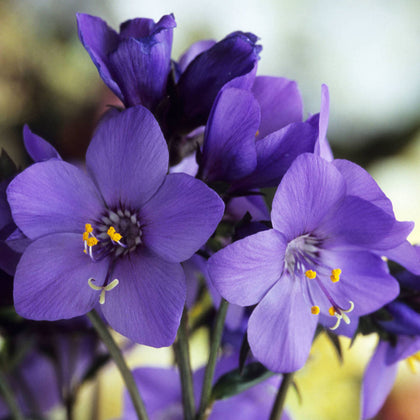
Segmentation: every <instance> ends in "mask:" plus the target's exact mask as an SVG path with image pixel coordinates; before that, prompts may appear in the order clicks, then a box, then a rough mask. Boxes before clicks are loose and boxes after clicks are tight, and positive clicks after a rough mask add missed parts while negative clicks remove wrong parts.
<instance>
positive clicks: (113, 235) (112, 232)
mask: <svg viewBox="0 0 420 420" xmlns="http://www.w3.org/2000/svg"><path fill="white" fill-rule="evenodd" d="M106 233H107V234H108V236H109V237H110V238H111V239H112V240H113V241H114V242H118V241H119V240H121V239H122V235H120V234H119V233H118V232H116V230H115V228H114V227H113V226H110V227H109V229H108V231H107V232H106Z"/></svg>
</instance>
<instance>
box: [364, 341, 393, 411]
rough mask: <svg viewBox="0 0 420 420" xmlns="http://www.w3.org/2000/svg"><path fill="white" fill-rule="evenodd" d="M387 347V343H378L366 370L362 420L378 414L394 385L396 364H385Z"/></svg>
mask: <svg viewBox="0 0 420 420" xmlns="http://www.w3.org/2000/svg"><path fill="white" fill-rule="evenodd" d="M388 347H389V344H388V343H387V342H385V341H380V342H379V344H378V347H377V348H376V350H375V353H374V354H373V356H372V358H371V360H370V362H369V364H368V366H367V368H366V371H365V375H364V377H363V384H362V401H361V405H362V409H361V411H362V419H370V418H372V417H374V416H375V415H376V414H377V413H378V411H379V410H380V409H381V407H382V406H383V404H384V402H385V400H386V397H387V396H388V394H389V393H390V392H391V389H392V386H393V385H394V381H395V377H396V375H397V364H396V363H394V364H390V365H388V364H386V363H385V358H386V354H387V352H388Z"/></svg>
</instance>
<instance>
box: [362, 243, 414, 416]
mask: <svg viewBox="0 0 420 420" xmlns="http://www.w3.org/2000/svg"><path fill="white" fill-rule="evenodd" d="M415 250H416V252H418V251H419V250H420V248H419V247H415ZM419 264H420V255H419ZM396 277H397V279H398V281H399V283H400V286H401V293H400V295H399V297H398V298H397V299H396V300H395V301H393V302H391V303H390V304H388V305H386V306H385V308H384V310H386V311H387V312H388V313H389V315H390V316H391V319H390V320H386V321H383V320H382V321H380V320H376V324H377V325H378V327H379V328H380V333H379V337H380V339H379V342H378V345H377V347H376V349H375V352H374V354H373V356H372V358H371V360H370V361H369V363H368V366H367V367H366V371H365V374H364V377H363V384H362V393H361V418H362V419H370V418H372V417H374V416H375V415H376V414H377V413H378V411H379V410H380V409H381V407H382V406H383V404H384V402H385V400H386V398H387V396H388V394H389V393H390V392H391V389H392V386H393V384H394V382H395V377H396V375H397V368H398V362H400V361H402V360H406V362H407V363H408V366H409V368H410V370H411V371H412V372H413V373H415V372H416V371H417V364H418V362H419V361H420V299H419V292H420V276H418V275H417V276H416V275H413V274H412V273H410V272H409V271H407V270H404V271H401V272H399V273H397V274H396ZM372 318H373V319H374V320H375V314H373V315H372Z"/></svg>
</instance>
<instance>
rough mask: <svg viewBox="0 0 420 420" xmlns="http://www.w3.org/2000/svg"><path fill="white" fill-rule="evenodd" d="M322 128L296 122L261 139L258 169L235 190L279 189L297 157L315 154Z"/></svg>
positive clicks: (236, 186)
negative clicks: (316, 143)
mask: <svg viewBox="0 0 420 420" xmlns="http://www.w3.org/2000/svg"><path fill="white" fill-rule="evenodd" d="M317 136H318V128H317V127H316V126H313V125H312V124H309V123H306V122H305V123H293V124H290V125H288V126H287V127H284V128H282V129H280V130H278V131H275V132H274V133H271V134H269V135H268V136H266V137H264V138H263V139H261V140H257V144H256V148H257V167H256V169H255V171H254V172H253V173H252V174H250V175H248V176H247V177H246V178H244V179H241V180H239V182H237V183H235V184H234V186H233V189H234V190H249V189H252V188H263V187H276V186H278V185H279V183H280V181H281V179H282V178H283V176H284V174H285V173H286V171H287V170H288V169H289V167H290V165H291V164H292V163H293V161H294V160H295V159H296V157H297V156H299V155H301V154H302V153H305V152H313V151H314V145H315V142H316V139H317Z"/></svg>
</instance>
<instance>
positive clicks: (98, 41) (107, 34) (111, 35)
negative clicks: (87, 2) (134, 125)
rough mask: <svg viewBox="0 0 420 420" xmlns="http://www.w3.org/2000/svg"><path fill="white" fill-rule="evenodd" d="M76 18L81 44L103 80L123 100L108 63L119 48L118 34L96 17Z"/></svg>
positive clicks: (81, 14) (78, 14)
mask: <svg viewBox="0 0 420 420" xmlns="http://www.w3.org/2000/svg"><path fill="white" fill-rule="evenodd" d="M76 17H77V27H78V33H79V39H80V42H81V43H82V44H83V46H84V47H85V48H86V51H87V52H88V53H89V55H90V58H91V59H92V61H93V64H95V66H96V67H97V69H98V72H99V75H100V76H101V78H102V80H103V81H104V82H105V84H106V85H107V86H108V87H109V88H110V89H111V90H112V91H113V92H114V93H115V94H116V95H117V96H118V97H119V98H120V99H121V100H122V99H123V96H122V94H121V91H120V88H119V87H118V85H117V83H116V82H115V80H114V78H113V77H112V75H111V73H110V69H109V61H108V54H109V53H110V52H112V51H115V49H116V48H117V46H118V41H119V36H118V34H117V33H116V32H115V31H114V30H113V29H111V28H110V27H109V26H108V25H107V24H106V22H104V21H103V20H102V19H100V18H98V17H96V16H91V15H87V14H84V13H77V14H76Z"/></svg>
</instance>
